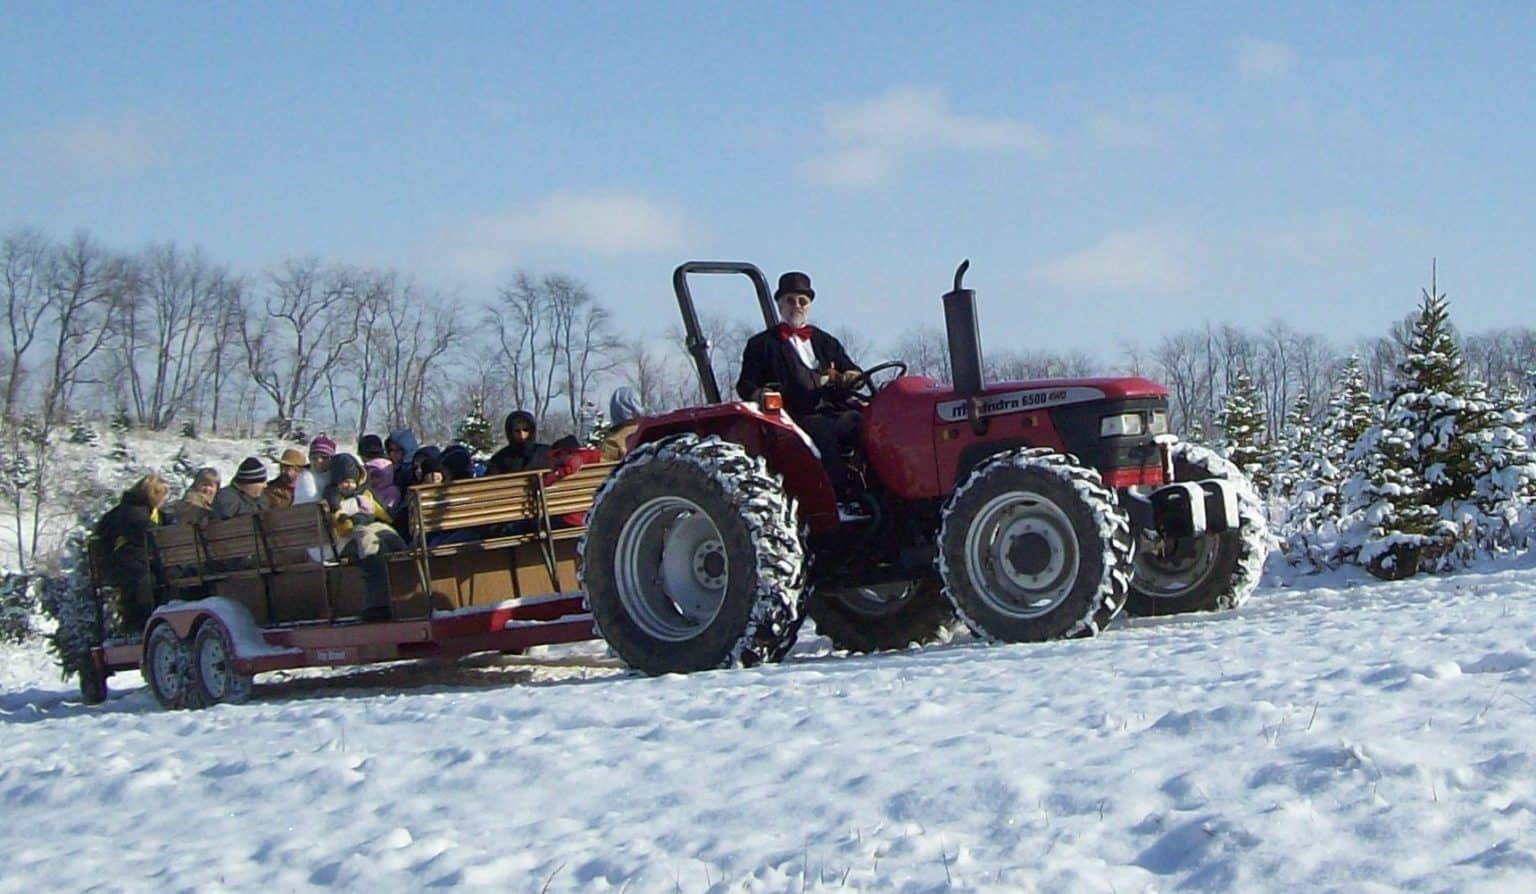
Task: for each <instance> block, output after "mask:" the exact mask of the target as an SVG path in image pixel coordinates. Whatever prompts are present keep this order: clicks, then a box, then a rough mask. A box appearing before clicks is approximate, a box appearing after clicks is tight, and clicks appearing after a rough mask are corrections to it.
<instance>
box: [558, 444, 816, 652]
mask: <svg viewBox="0 0 1536 894" xmlns="http://www.w3.org/2000/svg"><path fill="white" fill-rule="evenodd" d="M804 564H805V561H804V548H803V547H802V545H801V542H800V536H799V533H798V530H797V527H796V521H795V506H794V502H793V501H792V500H790V499H789V498H788V497H786V496H785V494H784V487H783V483H782V482H781V481H780V479H779V477H778V476H777V475H773V474H771V473H769V471H768V467H767V464H766V463H764V462H763V460H762V459H761V458H758V457H754V456H752V455H750V454H748V453H747V452H746V450H745V449H744V448H743V447H742V446H741V445H739V444H734V443H730V442H727V441H721V440H720V439H719V438H715V437H709V438H702V439H701V438H699V437H697V436H696V435H679V436H676V437H673V438H668V439H665V440H662V441H658V442H654V443H651V444H645V445H642V446H640V447H638V448H636V449H635V450H634V451H633V452H631V453H630V455H629V456H628V457H626V458H625V460H624V464H623V465H622V466H620V467H619V468H618V469H617V470H615V471H614V473H613V474H612V475H610V476H609V477H608V480H607V481H606V482H604V484H603V486H602V488H601V489H600V490H599V491H598V493H597V495H596V497H595V498H594V500H593V504H592V510H591V512H590V513H589V514H588V517H587V534H586V537H584V538H583V539H582V543H581V577H582V585H583V586H584V587H585V589H586V594H587V595H586V598H587V606H588V608H590V610H591V611H592V616H593V620H594V622H595V623H596V625H597V628H598V630H599V632H600V633H601V634H602V636H603V638H604V639H605V640H607V642H608V645H609V646H610V647H611V648H612V649H613V650H614V652H615V653H617V654H618V656H619V657H620V658H621V659H623V660H624V662H625V663H626V664H628V665H629V666H630V667H632V668H635V669H636V670H639V671H642V672H644V673H647V674H667V673H686V672H689V671H696V670H706V669H709V668H718V667H728V666H732V665H741V666H752V665H755V664H760V663H762V662H765V661H778V660H779V659H780V658H782V657H783V656H784V655H785V653H787V652H788V651H789V649H790V647H791V646H792V645H794V641H795V634H796V632H797V631H798V629H799V626H800V611H801V606H800V600H801V592H802V590H803V588H804Z"/></svg>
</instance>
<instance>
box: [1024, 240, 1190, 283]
mask: <svg viewBox="0 0 1536 894" xmlns="http://www.w3.org/2000/svg"><path fill="white" fill-rule="evenodd" d="M1180 243H1181V240H1179V239H1178V238H1176V237H1173V236H1169V235H1165V234H1161V233H1154V232H1150V231H1147V230H1133V231H1128V232H1124V233H1112V234H1110V235H1108V236H1106V237H1104V238H1103V239H1102V240H1100V241H1099V242H1098V243H1096V244H1094V245H1091V246H1089V247H1088V248H1085V249H1082V250H1081V251H1076V252H1073V253H1072V254H1069V255H1066V256H1065V257H1062V258H1059V259H1057V260H1056V261H1053V262H1052V263H1050V264H1049V265H1047V266H1046V269H1045V278H1046V280H1047V281H1049V282H1050V283H1051V284H1053V285H1056V286H1059V287H1061V288H1064V289H1074V290H1085V291H1088V290H1108V291H1139V292H1156V293H1164V294H1166V293H1170V292H1178V291H1181V290H1184V289H1187V288H1189V287H1190V286H1191V285H1192V284H1193V283H1194V276H1193V275H1192V274H1191V273H1190V271H1189V267H1188V264H1187V262H1186V260H1185V259H1184V257H1183V255H1184V251H1183V247H1182V245H1181V244H1180Z"/></svg>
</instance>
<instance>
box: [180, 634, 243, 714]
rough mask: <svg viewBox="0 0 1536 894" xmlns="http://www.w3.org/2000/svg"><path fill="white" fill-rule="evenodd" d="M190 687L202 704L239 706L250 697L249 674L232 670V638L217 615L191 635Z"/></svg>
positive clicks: (233, 659)
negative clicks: (193, 635) (195, 633)
mask: <svg viewBox="0 0 1536 894" xmlns="http://www.w3.org/2000/svg"><path fill="white" fill-rule="evenodd" d="M192 686H193V689H194V690H195V691H196V692H197V695H198V698H199V699H200V700H201V702H202V703H203V704H205V705H217V704H219V703H221V702H222V703H225V704H231V705H238V704H243V703H244V702H246V701H249V700H250V698H251V675H250V674H242V673H240V672H239V671H237V670H236V669H235V641H234V637H232V636H230V635H229V628H227V627H225V626H224V625H223V623H221V622H220V621H219V620H218V619H217V618H209V619H208V620H206V621H204V622H203V624H202V626H201V627H199V628H197V635H196V636H195V637H193V638H192Z"/></svg>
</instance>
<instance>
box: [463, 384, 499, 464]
mask: <svg viewBox="0 0 1536 894" xmlns="http://www.w3.org/2000/svg"><path fill="white" fill-rule="evenodd" d="M453 437H454V439H455V440H457V441H458V442H459V443H461V444H463V445H465V446H466V447H468V448H470V450H471V452H473V453H476V454H482V453H489V452H491V451H492V450H493V449H494V448H495V447H496V439H495V437H494V436H492V434H491V423H490V420H488V419H486V418H485V412H484V410H483V408H482V407H481V405H480V400H479V399H478V398H476V400H475V402H474V404H473V405H472V406H471V407H470V409H469V412H468V413H466V414H464V418H463V419H462V420H460V421H459V427H458V428H457V429H456V430H455V431H454V434H453Z"/></svg>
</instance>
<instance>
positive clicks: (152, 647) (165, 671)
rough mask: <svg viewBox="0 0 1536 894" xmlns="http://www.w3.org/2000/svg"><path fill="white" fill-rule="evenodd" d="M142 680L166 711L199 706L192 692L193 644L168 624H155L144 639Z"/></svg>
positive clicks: (199, 703) (200, 704)
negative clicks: (177, 633) (178, 634)
mask: <svg viewBox="0 0 1536 894" xmlns="http://www.w3.org/2000/svg"><path fill="white" fill-rule="evenodd" d="M143 671H144V680H145V682H147V683H148V684H149V691H150V693H151V694H153V695H154V697H155V701H157V702H159V703H160V707H162V708H164V709H166V710H167V711H175V710H179V709H181V708H201V707H202V703H201V702H200V701H199V700H198V697H197V696H196V694H195V693H194V691H193V685H192V645H191V644H190V643H188V642H187V641H186V640H184V639H182V638H181V637H179V636H177V635H176V631H175V630H173V629H172V628H171V625H169V624H164V623H160V624H156V625H155V626H154V628H153V629H151V630H150V631H149V635H148V636H146V637H145V638H144V663H143Z"/></svg>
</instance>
